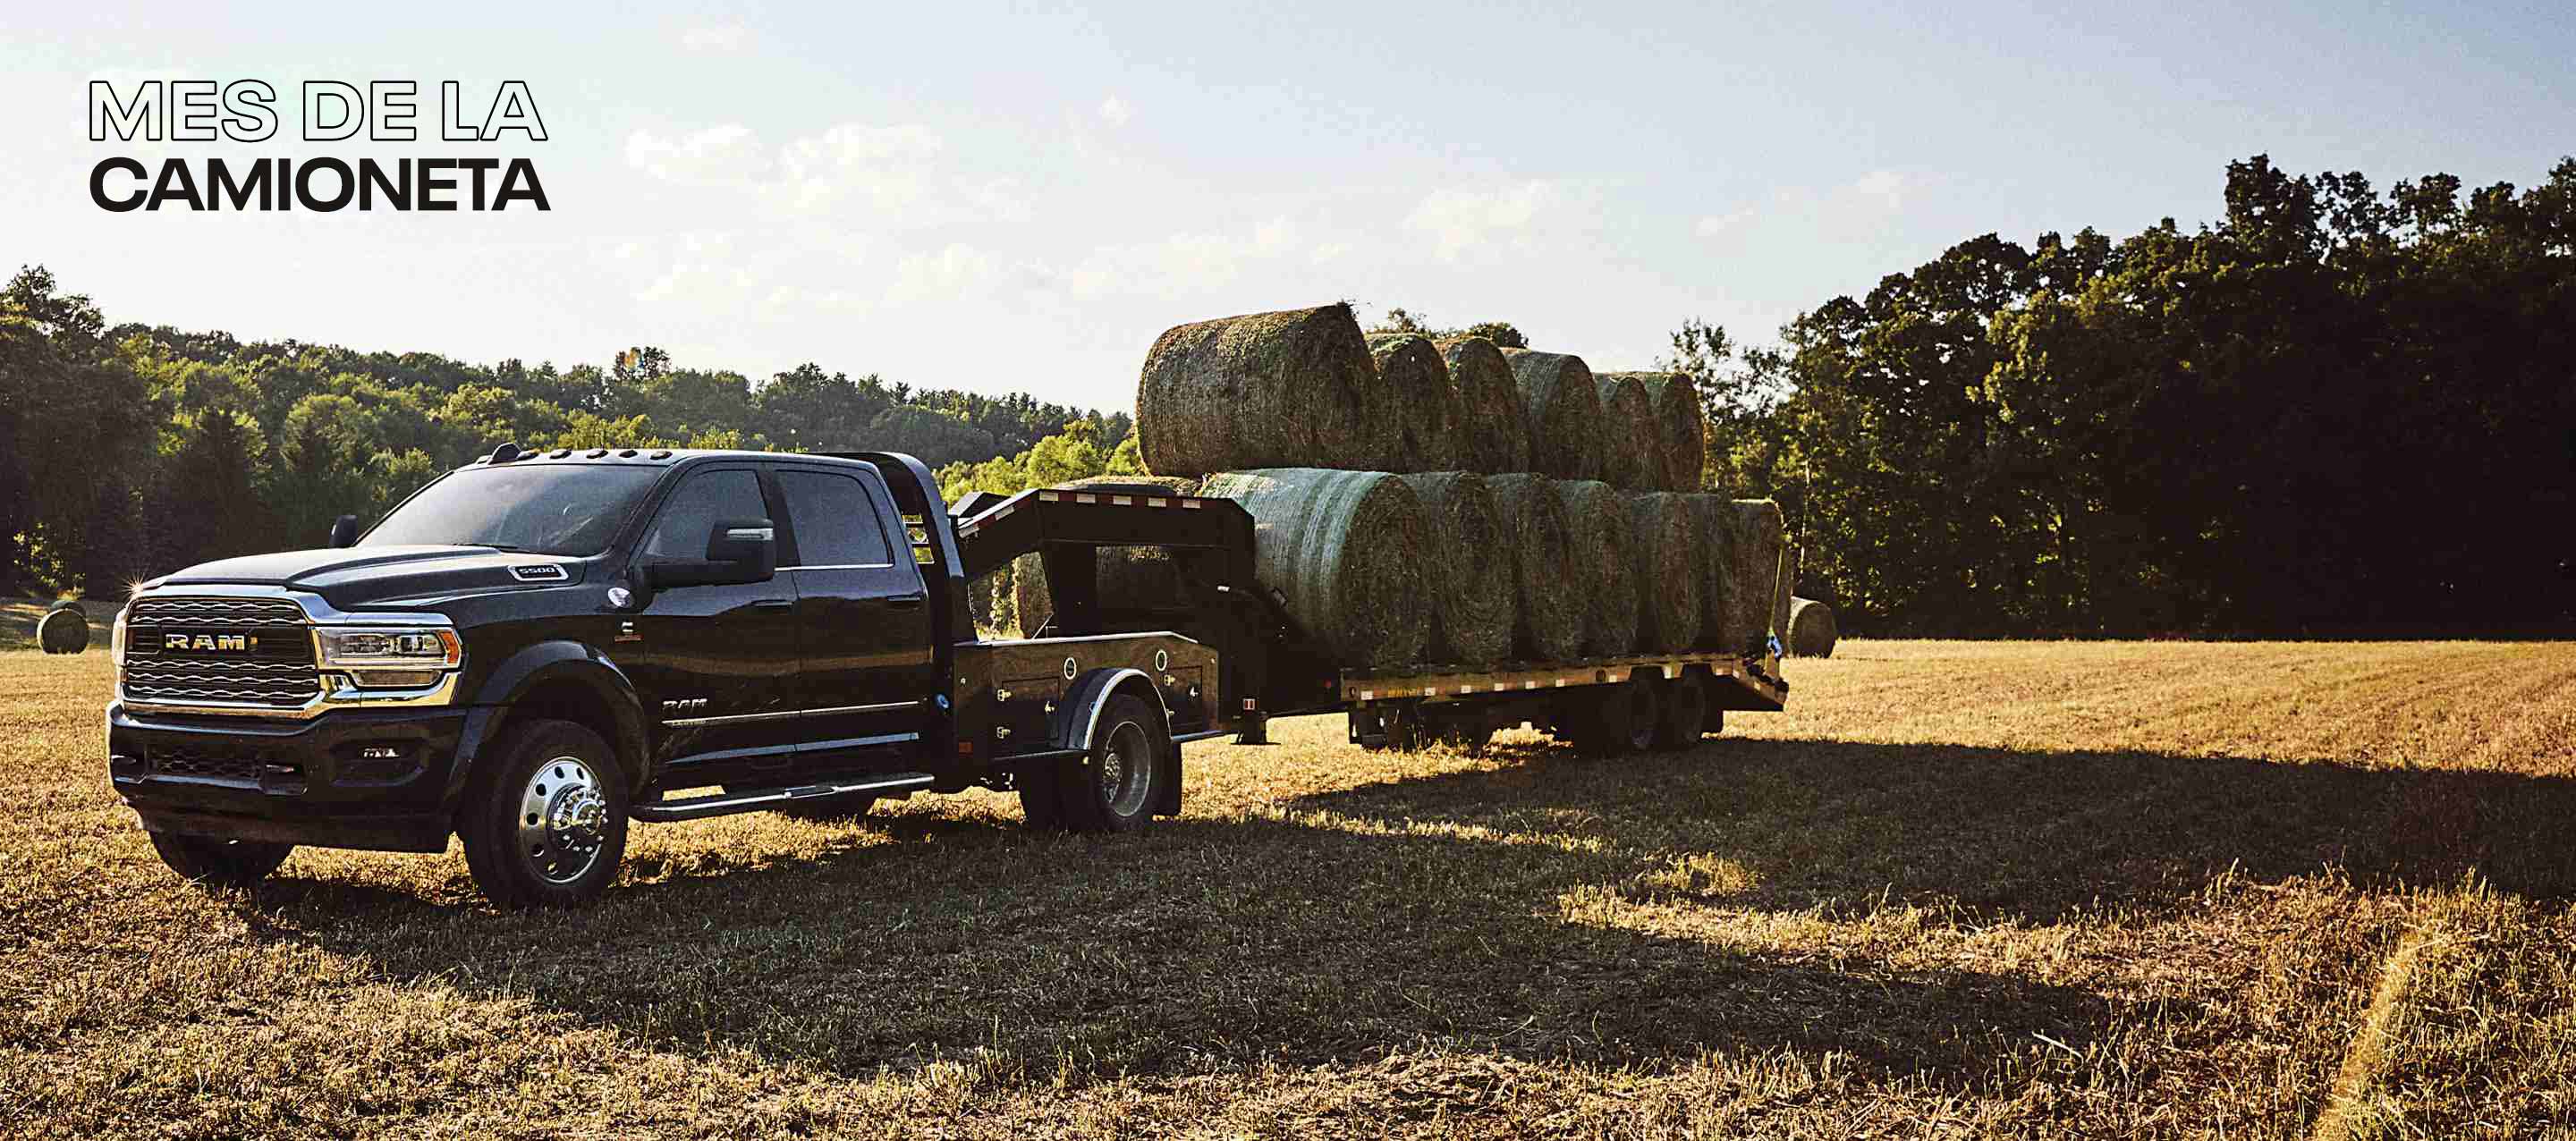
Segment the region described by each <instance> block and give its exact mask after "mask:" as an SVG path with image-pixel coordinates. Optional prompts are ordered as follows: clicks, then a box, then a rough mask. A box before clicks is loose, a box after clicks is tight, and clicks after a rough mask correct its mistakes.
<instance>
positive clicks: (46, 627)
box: [36, 606, 89, 654]
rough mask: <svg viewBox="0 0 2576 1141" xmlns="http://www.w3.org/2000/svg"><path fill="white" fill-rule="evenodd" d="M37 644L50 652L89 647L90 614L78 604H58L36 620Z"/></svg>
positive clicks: (57, 652) (75, 651)
mask: <svg viewBox="0 0 2576 1141" xmlns="http://www.w3.org/2000/svg"><path fill="white" fill-rule="evenodd" d="M36 645H37V646H38V647H40V648H42V649H43V650H44V651H45V652H46V653H48V654H77V653H79V652H81V651H83V650H86V649H88V648H89V615H88V614H87V613H86V612H84V611H83V610H82V609H81V608H80V607H78V606H56V607H55V608H54V609H51V610H48V611H46V612H45V616H44V617H43V618H39V619H37V620H36Z"/></svg>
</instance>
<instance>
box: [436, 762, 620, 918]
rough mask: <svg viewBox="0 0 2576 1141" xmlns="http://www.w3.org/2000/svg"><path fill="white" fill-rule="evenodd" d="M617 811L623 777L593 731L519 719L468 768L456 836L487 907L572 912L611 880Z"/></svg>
mask: <svg viewBox="0 0 2576 1141" xmlns="http://www.w3.org/2000/svg"><path fill="white" fill-rule="evenodd" d="M626 806H627V790H626V771H625V770H624V769H622V768H620V767H618V763H617V754H616V752H615V750H612V749H610V748H609V747H608V742H606V741H603V740H600V738H599V734H597V733H593V732H591V731H590V730H589V729H587V728H584V727H582V726H580V725H577V724H574V723H572V722H570V721H525V722H521V723H520V724H518V725H516V726H513V727H512V728H511V729H510V730H509V731H508V732H507V733H505V734H503V735H502V737H501V739H500V741H499V742H497V744H496V746H495V747H494V748H493V750H492V752H491V754H490V755H489V756H488V757H487V758H486V759H485V761H484V763H483V764H481V765H479V766H477V771H476V772H475V774H474V779H473V780H472V781H471V782H469V783H468V784H467V785H466V789H465V801H464V804H463V805H462V806H460V807H459V808H458V809H457V821H456V834H457V836H458V837H459V838H461V839H463V840H464V841H465V865H466V867H468V868H470V869H472V870H473V872H474V883H475V885H476V886H478V887H481V888H482V889H483V894H484V895H485V896H487V897H490V899H491V900H492V902H493V903H495V904H497V905H499V906H502V907H506V908H522V907H571V906H575V905H577V904H583V903H588V902H590V901H591V900H594V899H597V898H599V894H600V893H601V892H603V891H606V890H607V889H608V884H609V881H611V880H614V879H616V878H617V865H618V863H619V862H620V861H622V860H624V859H625V858H626Z"/></svg>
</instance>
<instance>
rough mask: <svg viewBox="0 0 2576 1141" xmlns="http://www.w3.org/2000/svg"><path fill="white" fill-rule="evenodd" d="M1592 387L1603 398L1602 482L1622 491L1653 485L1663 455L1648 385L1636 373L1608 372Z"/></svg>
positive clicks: (1661, 464) (1594, 378)
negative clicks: (1647, 396)
mask: <svg viewBox="0 0 2576 1141" xmlns="http://www.w3.org/2000/svg"><path fill="white" fill-rule="evenodd" d="M1592 388H1593V391H1594V392H1596V393H1598V394H1599V395H1600V400H1601V435H1602V448H1601V475H1600V479H1601V481H1602V482H1604V483H1607V484H1609V485H1610V486H1612V487H1615V488H1618V489H1620V490H1621V491H1644V490H1646V489H1648V488H1649V487H1652V486H1653V483H1652V482H1651V481H1652V480H1653V479H1654V478H1655V474H1656V473H1657V472H1660V471H1662V470H1663V466H1664V456H1663V451H1662V448H1663V441H1662V439H1661V438H1659V437H1658V436H1656V434H1655V431H1654V428H1655V425H1654V422H1653V418H1652V416H1651V411H1652V406H1651V405H1649V404H1647V403H1646V386H1645V385H1642V384H1639V383H1637V377H1636V375H1635V374H1634V373H1625V372H1609V373H1602V374H1599V375H1597V376H1595V377H1593V378H1592Z"/></svg>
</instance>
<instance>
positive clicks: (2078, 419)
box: [1668, 156, 2576, 635]
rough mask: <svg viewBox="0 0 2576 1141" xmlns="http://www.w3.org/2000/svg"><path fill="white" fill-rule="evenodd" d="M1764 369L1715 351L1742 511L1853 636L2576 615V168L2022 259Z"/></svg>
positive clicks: (1931, 278)
mask: <svg viewBox="0 0 2576 1141" xmlns="http://www.w3.org/2000/svg"><path fill="white" fill-rule="evenodd" d="M1781 342H1782V343H1781V344H1780V345H1779V346H1778V347H1776V348H1764V349H1757V350H1754V351H1749V352H1743V353H1740V354H1739V353H1738V352H1737V351H1736V346H1735V345H1733V344H1732V343H1731V342H1730V341H1729V339H1728V338H1727V336H1726V334H1725V332H1724V330H1722V329H1717V328H1714V327H1711V326H1706V325H1700V324H1690V325H1686V326H1685V327H1684V328H1683V329H1682V330H1680V331H1679V332H1677V333H1675V334H1674V337H1673V347H1674V352H1673V355H1672V357H1671V359H1670V361H1669V362H1668V363H1669V364H1671V365H1672V366H1674V367H1679V368H1685V369H1688V370H1690V371H1692V372H1694V373H1695V374H1696V375H1698V376H1700V377H1701V378H1702V380H1703V383H1705V384H1706V385H1707V391H1708V392H1709V393H1710V394H1711V396H1712V399H1711V401H1710V429H1711V430H1710V448H1709V479H1710V482H1711V484H1712V485H1713V486H1718V487H1725V488H1731V489H1734V490H1737V491H1738V492H1741V493H1750V494H1765V493H1768V494H1776V495H1777V496H1778V497H1779V498H1780V499H1781V500H1782V503H1783V506H1784V508H1785V509H1786V510H1787V511H1788V513H1789V517H1790V520H1791V523H1792V526H1793V528H1794V531H1795V538H1796V539H1797V541H1798V542H1799V544H1800V545H1801V547H1802V549H1803V551H1804V557H1805V562H1804V573H1803V576H1802V577H1801V579H1800V591H1801V593H1805V594H1810V595H1812V596H1817V597H1823V598H1827V599H1830V600H1832V601H1834V602H1836V603H1838V604H1839V605H1840V606H1841V608H1842V609H1843V610H1844V611H1845V612H1846V613H1847V614H1848V615H1850V617H1848V618H1847V619H1846V621H1845V628H1846V629H1854V628H1857V629H1861V630H1867V631H1871V632H1874V633H1911V634H1941V635H1980V634H2004V633H2042V634H2057V633H2063V634H2158V633H2165V632H2211V631H2226V632H2249V633H2291V634H2296V633H2334V632H2356V631H2373V630H2384V631H2390V632H2416V631H2425V630H2435V629H2450V630H2462V631H2494V630H2504V629H2517V628H2519V629H2534V628H2541V627H2547V626H2550V625H2552V624H2554V623H2564V622H2567V621H2568V620H2570V619H2571V618H2576V608H2572V607H2576V591H2571V589H2570V588H2571V587H2576V565H2571V562H2570V557H2571V555H2576V546H2572V545H2571V543H2576V540H2571V535H2576V531H2571V529H2570V527H2569V519H2570V517H2571V508H2576V494H2571V482H2576V479H2571V477H2572V476H2576V160H2562V161H2561V162H2560V163H2559V164H2558V165H2557V166H2556V167H2555V168H2554V169H2552V170H2551V171H2550V172H2549V176H2548V178H2547V180H2546V181H2544V182H2543V183H2542V184H2540V185H2538V186H2534V187H2529V188H2517V187H2515V186H2513V185H2511V184H2509V183H2499V184H2496V185H2492V186H2486V187H2480V188H2475V189H2472V190H2467V191H2466V192H2464V191H2463V187H2462V184H2461V180H2460V179H2458V178H2456V177H2454V176H2451V175H2447V174H2434V175H2429V176H2426V177H2422V178H2415V179H2408V180H2403V181H2400V182H2398V183H2396V184H2395V185H2394V186H2393V187H2390V188H2389V189H2387V190H2386V191H2381V190H2377V189H2374V188H2373V187H2372V185H2371V183H2370V181H2369V180H2368V179H2366V178H2365V177H2363V176H2362V175H2360V174H2357V173H2347V174H2332V173H2329V174H2319V175H2302V176H2293V175H2291V174H2288V173H2286V172H2284V171H2282V170H2279V169H2277V168H2275V167H2274V166H2273V165H2272V163H2271V162H2270V161H2269V159H2268V158H2266V157H2264V156H2256V157H2254V158H2251V159H2247V160H2245V161H2242V162H2236V163H2231V164H2229V166H2228V170H2227V180H2226V212H2225V215H2224V217H2223V218H2221V219H2220V220H2218V221H2216V222H2214V223H2211V224H2208V225H2204V226H2201V227H2199V228H2197V229H2194V230H2184V229H2182V228H2180V227H2177V226H2176V225H2175V224H2174V223H2173V222H2172V221H2171V220H2170V219H2168V220H2166V221H2165V222H2164V223H2162V224H2161V225H2157V226H2154V227H2151V228H2149V229H2147V230H2145V231H2143V232H2141V233H2137V234H2134V235H2131V236H2128V237H2125V238H2120V239H2116V240H2115V239H2113V238H2111V237H2108V236H2106V235H2103V234H2100V233H2097V232H2095V231H2093V230H2090V229H2087V230H2084V231H2082V232H2079V233H2076V234H2074V235H2072V236H2065V235H2060V234H2055V233H2050V234H2042V235H2040V236H2039V237H2038V238H2037V240H2036V241H2034V242H2033V243H2031V244H2030V245H2022V244H2020V243H2017V242H2013V241H2008V240H2005V239H2003V238H2000V237H1998V236H1996V235H1993V234H1987V235H1983V236H1980V237H1976V238H1972V239H1969V240H1967V241H1965V242H1961V243H1959V244H1958V245H1955V246H1953V247H1951V248H1950V249H1949V250H1948V251H1947V252H1945V253H1943V254H1942V255H1941V256H1940V257H1939V258H1937V259H1934V260H1933V261H1930V262H1927V263H1925V264H1923V265H1921V266H1918V267H1915V268H1914V269H1912V270H1910V271H1907V272H1903V273H1896V274H1891V275H1889V276H1888V277H1886V278H1884V279H1882V280H1881V281H1880V282H1879V283H1878V285H1877V287H1876V288H1874V289H1872V290H1870V291H1869V293H1868V294H1866V295H1865V296H1862V297H1859V298H1853V297H1837V298H1834V299H1832V300H1830V301H1827V302H1825V303H1824V304H1823V305H1821V306H1818V307H1817V308H1815V309H1814V310H1811V311H1809V312H1806V313H1804V314H1801V315H1800V316H1799V317H1798V318H1797V319H1796V320H1794V321H1792V322H1790V323H1789V325H1788V326H1787V327H1785V328H1784V329H1783V330H1781Z"/></svg>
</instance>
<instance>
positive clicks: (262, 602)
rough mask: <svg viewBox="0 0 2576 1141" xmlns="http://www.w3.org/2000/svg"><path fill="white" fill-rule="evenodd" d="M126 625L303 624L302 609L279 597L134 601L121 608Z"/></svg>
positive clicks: (139, 599)
mask: <svg viewBox="0 0 2576 1141" xmlns="http://www.w3.org/2000/svg"><path fill="white" fill-rule="evenodd" d="M125 622H126V625H128V626H270V625H289V626H301V625H303V624H304V608H303V607H301V606H297V605H296V604H295V603H293V602H291V601H288V600H287V599H283V598H138V599H135V600H134V602H133V603H132V604H131V605H129V606H127V607H126V608H125Z"/></svg>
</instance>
